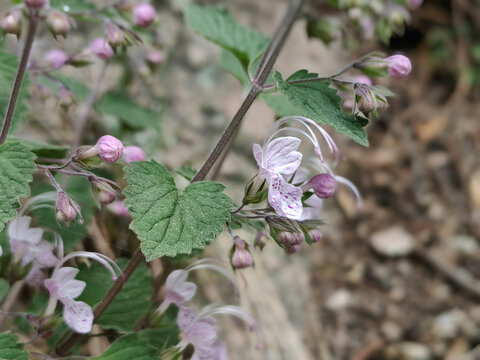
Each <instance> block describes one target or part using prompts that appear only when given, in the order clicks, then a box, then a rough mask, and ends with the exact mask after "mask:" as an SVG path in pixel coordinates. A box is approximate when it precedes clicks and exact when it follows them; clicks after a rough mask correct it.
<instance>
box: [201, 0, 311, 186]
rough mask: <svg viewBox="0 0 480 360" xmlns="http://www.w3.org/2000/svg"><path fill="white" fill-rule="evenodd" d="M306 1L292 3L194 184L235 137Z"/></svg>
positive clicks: (205, 174) (203, 176)
mask: <svg viewBox="0 0 480 360" xmlns="http://www.w3.org/2000/svg"><path fill="white" fill-rule="evenodd" d="M304 1H305V0H294V1H292V2H291V4H290V6H289V8H288V10H287V12H286V14H285V16H284V17H283V19H282V22H281V23H280V25H279V27H278V29H277V31H276V32H275V36H274V37H273V38H272V40H271V41H270V43H269V45H268V47H267V50H266V51H265V53H264V55H263V56H262V58H261V59H260V66H259V68H258V70H257V73H256V74H255V77H254V79H253V83H252V87H251V89H250V92H249V93H248V95H247V97H246V98H245V100H244V101H243V103H242V105H241V106H240V108H239V109H238V111H237V113H236V114H235V116H234V117H233V119H232V121H231V122H230V124H229V125H228V127H227V129H226V130H225V132H224V133H223V135H222V137H221V138H220V140H219V141H218V143H217V145H216V146H215V148H214V149H213V150H212V152H211V153H210V155H209V157H208V158H207V160H206V161H205V163H204V164H203V166H202V167H201V168H200V170H199V171H198V173H197V174H196V175H195V177H194V178H193V179H192V183H193V182H197V181H200V180H203V179H205V177H206V176H207V174H208V172H209V171H210V169H211V168H212V166H213V165H214V164H215V162H216V161H217V160H218V158H219V157H220V155H221V154H222V151H223V150H224V148H225V147H226V146H227V145H228V143H229V141H230V139H231V138H232V137H234V136H235V134H236V132H237V129H238V127H239V126H240V124H241V122H242V120H243V118H244V117H245V114H246V113H247V111H248V109H249V108H250V106H251V105H252V104H253V102H254V101H255V99H256V98H257V96H258V94H260V92H261V90H262V89H263V84H264V83H265V81H266V79H267V77H268V75H269V74H270V72H271V70H272V67H273V64H274V63H275V60H277V57H278V54H279V53H280V50H281V49H282V46H283V44H284V42H285V39H286V38H287V35H288V33H289V32H290V29H291V28H292V25H293V23H294V21H295V19H296V18H297V14H298V12H299V11H300V8H301V6H302V4H303V3H304Z"/></svg>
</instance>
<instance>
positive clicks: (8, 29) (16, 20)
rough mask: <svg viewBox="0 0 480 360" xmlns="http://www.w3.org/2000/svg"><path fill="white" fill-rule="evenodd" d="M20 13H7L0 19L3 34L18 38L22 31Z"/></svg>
mask: <svg viewBox="0 0 480 360" xmlns="http://www.w3.org/2000/svg"><path fill="white" fill-rule="evenodd" d="M21 19H22V12H21V11H20V9H17V8H15V9H12V10H10V11H7V12H6V13H5V15H3V17H2V21H1V26H2V29H3V31H4V32H5V33H7V34H14V35H17V36H20V32H21V31H22V21H21Z"/></svg>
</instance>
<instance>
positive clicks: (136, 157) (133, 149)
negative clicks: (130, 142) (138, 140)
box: [123, 146, 145, 164]
mask: <svg viewBox="0 0 480 360" xmlns="http://www.w3.org/2000/svg"><path fill="white" fill-rule="evenodd" d="M123 156H124V158H125V162H126V163H127V164H130V163H132V162H134V161H143V160H145V153H144V152H143V150H142V149H140V148H139V147H138V146H126V147H125V149H123Z"/></svg>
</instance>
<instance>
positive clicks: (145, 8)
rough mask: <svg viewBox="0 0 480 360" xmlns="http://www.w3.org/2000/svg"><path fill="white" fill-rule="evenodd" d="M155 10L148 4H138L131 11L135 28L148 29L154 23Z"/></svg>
mask: <svg viewBox="0 0 480 360" xmlns="http://www.w3.org/2000/svg"><path fill="white" fill-rule="evenodd" d="M155 15H156V13H155V9H154V8H153V6H152V5H150V4H148V3H140V4H138V5H137V6H135V8H134V9H133V22H134V23H135V25H137V26H141V27H149V26H150V25H151V24H152V23H153V22H154V21H155Z"/></svg>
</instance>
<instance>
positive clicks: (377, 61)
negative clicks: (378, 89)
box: [355, 56, 388, 77]
mask: <svg viewBox="0 0 480 360" xmlns="http://www.w3.org/2000/svg"><path fill="white" fill-rule="evenodd" d="M355 68H357V69H359V70H360V71H362V72H363V73H364V74H365V75H367V76H371V77H381V76H387V75H388V62H387V61H386V59H382V58H380V57H378V56H369V57H368V58H367V59H365V60H363V61H362V62H360V63H357V64H356V65H355Z"/></svg>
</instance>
